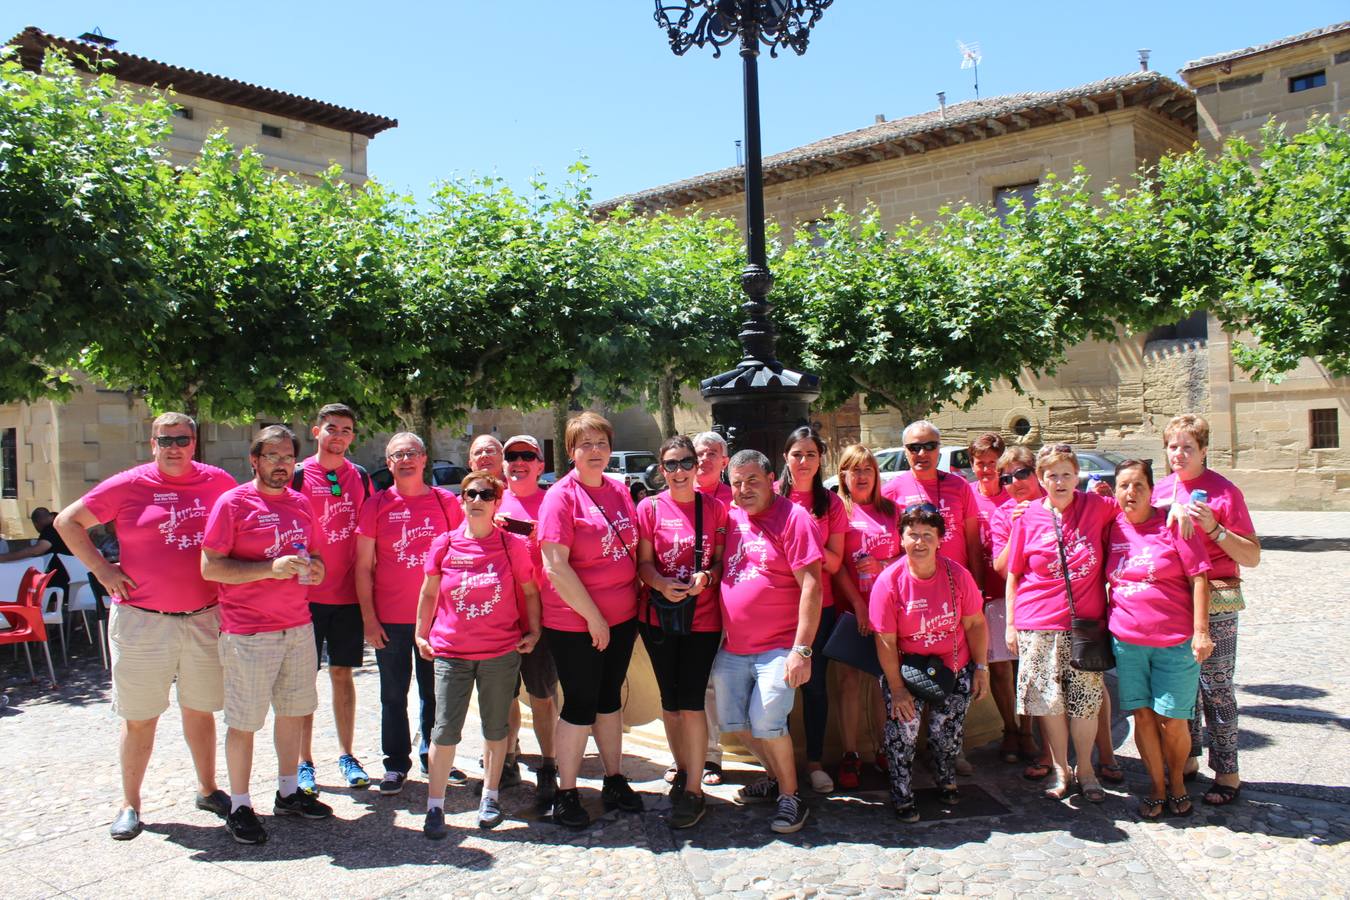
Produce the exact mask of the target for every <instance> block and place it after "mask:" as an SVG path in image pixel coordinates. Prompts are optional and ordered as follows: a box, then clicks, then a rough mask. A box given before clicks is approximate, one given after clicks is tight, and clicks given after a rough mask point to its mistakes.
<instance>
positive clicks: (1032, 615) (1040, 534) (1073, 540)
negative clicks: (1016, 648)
mask: <svg viewBox="0 0 1350 900" xmlns="http://www.w3.org/2000/svg"><path fill="white" fill-rule="evenodd" d="M1116 512H1117V508H1116V503H1115V500H1108V499H1107V498H1106V497H1101V496H1098V495H1097V494H1090V493H1085V492H1083V491H1075V492H1074V495H1073V501H1072V502H1071V503H1070V504H1069V508H1068V509H1067V510H1066V511H1065V513H1064V519H1063V525H1062V531H1063V533H1064V555H1065V558H1066V559H1067V560H1068V562H1069V574H1070V577H1071V578H1072V581H1073V601H1074V606H1075V607H1076V608H1077V611H1078V617H1079V618H1080V619H1092V618H1096V619H1100V618H1101V617H1102V616H1103V615H1105V613H1106V590H1105V583H1106V579H1105V577H1104V575H1103V572H1102V566H1103V564H1104V563H1105V560H1106V555H1105V553H1104V552H1103V548H1104V545H1105V541H1106V529H1107V527H1108V526H1109V525H1110V524H1111V520H1112V519H1113V518H1114V517H1115V515H1116ZM1008 572H1009V573H1010V574H1015V575H1018V576H1019V577H1020V578H1021V580H1020V582H1019V583H1018V585H1017V601H1016V602H1015V603H1014V605H1013V623H1014V624H1015V625H1016V626H1017V627H1018V628H1019V629H1021V630H1023V631H1068V630H1069V600H1068V595H1067V593H1066V592H1065V590H1064V570H1063V568H1062V567H1061V566H1060V563H1059V548H1058V545H1057V543H1056V540H1055V522H1054V519H1053V518H1051V515H1050V512H1049V511H1048V510H1047V509H1046V508H1045V502H1044V501H1043V500H1038V501H1036V502H1034V503H1032V504H1031V505H1030V506H1028V507H1027V509H1026V512H1024V513H1022V517H1021V518H1020V519H1018V520H1017V521H1016V522H1014V523H1013V527H1012V533H1011V534H1010V535H1009V536H1008Z"/></svg>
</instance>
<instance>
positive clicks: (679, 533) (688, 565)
mask: <svg viewBox="0 0 1350 900" xmlns="http://www.w3.org/2000/svg"><path fill="white" fill-rule="evenodd" d="M637 520H638V535H639V536H640V537H641V538H642V540H644V541H649V542H651V545H652V551H653V552H654V553H655V554H656V571H658V572H660V573H661V574H662V575H664V576H665V577H667V578H678V579H680V580H688V579H689V578H690V577H692V576H693V574H694V573H695V572H696V571H699V570H701V569H709V568H711V567H712V558H713V552H714V551H715V550H716V549H717V548H718V547H721V546H724V545H725V544H726V541H727V508H726V507H725V506H724V505H723V504H722V502H721V501H720V500H717V499H715V498H713V497H709V496H706V495H705V496H704V497H703V528H702V531H703V558H702V559H701V560H699V561H698V562H697V563H695V562H694V504H693V503H692V502H690V503H676V502H675V501H674V500H673V499H671V496H670V491H662V492H661V493H659V494H657V495H656V496H654V497H648V498H647V499H645V500H643V501H642V503H640V504H639V505H638V511H637ZM644 593H645V589H644ZM639 607H640V608H641V611H640V614H641V615H642V616H643V617H644V619H643V621H647V619H646V609H647V604H646V601H645V599H644V600H643V601H642V602H641V603H639ZM693 628H694V630H695V631H721V630H722V600H721V591H720V590H719V586H718V585H716V584H714V585H713V586H712V587H711V588H708V589H706V590H704V591H703V593H701V594H699V595H698V597H697V598H696V602H695V606H694V625H693Z"/></svg>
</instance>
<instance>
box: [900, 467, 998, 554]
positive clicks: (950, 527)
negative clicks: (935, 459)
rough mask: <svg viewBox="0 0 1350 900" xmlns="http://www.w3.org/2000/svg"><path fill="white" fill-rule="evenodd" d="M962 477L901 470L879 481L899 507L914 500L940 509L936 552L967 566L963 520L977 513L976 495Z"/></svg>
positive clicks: (901, 507) (942, 473)
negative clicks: (927, 477) (927, 476)
mask: <svg viewBox="0 0 1350 900" xmlns="http://www.w3.org/2000/svg"><path fill="white" fill-rule="evenodd" d="M971 493H972V492H971V487H970V485H969V484H968V483H967V482H966V480H965V479H964V478H962V477H961V476H959V475H953V474H951V473H950V472H938V473H937V480H936V481H920V480H919V479H918V477H916V476H915V474H914V473H913V472H901V473H900V474H899V475H897V476H895V477H894V478H892V479H891V480H890V481H888V482H886V483H885V484H884V485H882V488H881V494H882V496H884V497H887V498H889V499H890V500H891V501H892V502H893V503H894V504H895V505H896V506H898V507H900V509H901V511H903V510H904V508H905V507H907V506H911V505H913V504H915V503H931V504H933V505H934V506H936V507H937V508H938V511H939V512H941V513H942V524H943V531H942V544H941V545H940V546H939V547H938V552H939V553H941V554H942V555H943V556H945V557H947V558H948V559H950V560H951V561H952V562H954V563H956V564H957V565H959V566H961V567H962V568H966V567H967V566H968V565H969V564H970V563H969V561H968V560H967V559H966V522H967V521H969V520H970V519H973V518H975V517H976V513H975V498H974V497H972V496H971Z"/></svg>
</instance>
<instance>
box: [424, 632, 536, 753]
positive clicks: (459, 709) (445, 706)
mask: <svg viewBox="0 0 1350 900" xmlns="http://www.w3.org/2000/svg"><path fill="white" fill-rule="evenodd" d="M519 671H520V654H519V653H517V652H516V651H514V650H512V651H511V652H510V653H505V654H503V655H501V656H495V657H493V658H491V659H453V658H448V657H441V656H438V657H436V727H435V728H434V729H432V733H431V740H432V743H434V744H436V745H438V746H441V747H449V746H453V745H455V744H458V743H459V740H460V737H461V733H462V732H463V729H464V717H465V716H466V715H468V712H469V695H470V694H472V693H473V689H474V687H475V686H476V687H477V688H478V718H479V719H481V720H482V722H483V740H486V741H501V740H505V739H506V731H507V717H508V715H509V713H510V710H511V704H512V703H514V702H515V699H516V675H517V674H518V673H519Z"/></svg>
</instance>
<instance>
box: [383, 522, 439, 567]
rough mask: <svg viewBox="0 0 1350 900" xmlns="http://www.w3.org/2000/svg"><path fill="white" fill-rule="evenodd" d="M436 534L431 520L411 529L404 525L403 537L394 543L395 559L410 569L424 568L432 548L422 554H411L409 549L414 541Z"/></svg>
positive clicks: (424, 550)
mask: <svg viewBox="0 0 1350 900" xmlns="http://www.w3.org/2000/svg"><path fill="white" fill-rule="evenodd" d="M390 518H393V516H390ZM435 534H436V526H435V525H432V524H431V519H430V518H425V519H423V520H422V524H421V525H414V526H413V527H411V528H409V527H408V526H407V525H404V526H403V536H402V537H400V538H399V539H398V540H396V541H394V554H395V559H396V560H397V561H398V562H401V563H403V564H404V565H406V566H407V567H408V568H409V569H420V568H422V566H423V565H425V564H426V561H427V550H429V549H430V546H428V547H427V548H425V549H423V550H422V552H421V553H416V552H412V553H410V552H408V548H409V547H410V546H411V545H412V543H413V542H414V541H417V540H420V539H421V538H427V537H433V536H435Z"/></svg>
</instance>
